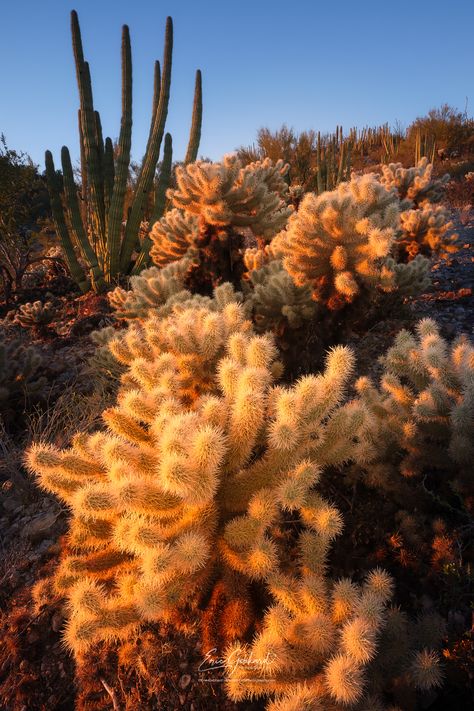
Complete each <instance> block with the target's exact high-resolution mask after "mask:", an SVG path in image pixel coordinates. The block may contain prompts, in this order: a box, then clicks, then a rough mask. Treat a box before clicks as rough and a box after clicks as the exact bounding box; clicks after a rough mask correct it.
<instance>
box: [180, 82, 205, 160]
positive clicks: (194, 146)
mask: <svg viewBox="0 0 474 711" xmlns="http://www.w3.org/2000/svg"><path fill="white" fill-rule="evenodd" d="M201 124H202V77H201V72H200V70H199V69H198V70H197V72H196V84H195V88H194V104H193V118H192V122H191V132H190V134H189V143H188V150H187V151H186V157H185V159H184V162H185V163H194V161H195V160H196V158H197V153H198V148H199V141H200V140H201Z"/></svg>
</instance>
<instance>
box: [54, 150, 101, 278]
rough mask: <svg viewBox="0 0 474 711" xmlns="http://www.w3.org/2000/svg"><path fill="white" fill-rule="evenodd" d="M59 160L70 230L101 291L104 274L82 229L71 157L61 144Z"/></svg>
mask: <svg viewBox="0 0 474 711" xmlns="http://www.w3.org/2000/svg"><path fill="white" fill-rule="evenodd" d="M61 162H62V168H63V178H64V195H65V198H66V200H65V203H66V208H67V211H68V217H69V223H70V225H71V232H72V234H73V235H74V239H75V241H76V244H77V245H78V247H79V249H80V250H81V252H82V255H83V257H84V258H85V259H86V260H87V261H88V263H89V265H90V268H91V273H92V281H93V284H94V287H95V289H96V290H97V291H102V289H103V288H104V286H105V282H104V274H103V272H102V269H101V268H100V266H99V264H98V262H97V257H96V254H95V252H94V250H93V248H92V245H91V243H90V242H89V239H88V237H87V235H86V232H85V230H84V224H83V222H82V217H81V213H80V209H79V202H78V199H77V190H76V185H75V183H74V175H73V172H72V165H71V157H70V155H69V150H68V149H67V148H66V146H63V147H62V150H61Z"/></svg>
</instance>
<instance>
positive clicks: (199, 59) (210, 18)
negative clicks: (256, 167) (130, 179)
mask: <svg viewBox="0 0 474 711" xmlns="http://www.w3.org/2000/svg"><path fill="white" fill-rule="evenodd" d="M73 8H74V9H76V10H77V11H78V14H79V21H80V24H81V29H82V38H83V43H84V53H85V57H86V59H87V60H88V61H89V63H90V67H91V73H92V82H93V91H94V100H95V107H96V109H98V110H99V111H100V113H101V117H102V125H103V129H104V135H110V136H111V137H112V138H116V137H117V136H118V132H119V127H120V37H121V25H122V24H124V23H126V24H128V25H129V27H130V34H131V42H132V58H133V134H132V154H133V157H134V158H135V159H138V158H140V157H141V156H142V154H143V150H144V147H145V143H146V138H147V134H148V127H149V119H150V109H151V99H152V88H153V63H154V60H155V59H160V61H161V58H162V49H163V35H164V24H165V19H166V16H167V15H171V17H172V18H173V22H174V55H173V76H172V85H171V100H170V111H169V117H168V123H167V130H169V131H170V132H171V133H172V135H173V144H174V156H175V158H176V159H180V158H182V157H183V156H184V152H185V148H186V143H187V138H188V134H189V126H190V118H191V108H192V94H193V87H194V75H195V70H196V69H197V68H200V69H201V70H202V72H203V96H204V117H203V132H202V140H201V146H200V154H201V155H203V156H206V157H209V158H211V159H213V160H218V159H219V158H220V157H221V156H222V155H223V154H224V153H226V152H229V151H232V150H234V149H235V148H237V147H238V146H240V145H248V144H249V143H252V142H253V141H254V140H255V137H256V133H257V130H258V128H260V127H261V126H268V127H269V128H271V129H272V130H274V129H277V128H279V127H280V126H281V125H282V124H283V123H286V124H287V125H288V126H291V127H293V128H294V129H295V130H296V131H301V130H304V129H308V128H314V129H316V130H321V131H329V130H333V129H334V128H335V126H336V124H342V125H343V126H344V128H345V129H348V128H350V126H354V125H357V126H359V127H361V126H364V125H367V124H368V125H377V124H382V123H385V122H389V123H390V124H392V125H393V124H394V122H395V121H396V120H397V119H398V120H399V121H400V122H401V123H402V125H405V126H406V125H408V124H409V123H410V122H411V121H412V120H413V119H414V118H415V117H416V116H419V115H423V114H425V113H426V112H427V111H428V110H429V109H430V108H432V107H434V106H440V105H441V104H442V103H449V104H451V105H453V106H455V107H457V108H459V109H461V110H464V107H465V102H466V97H468V113H469V114H470V115H473V114H474V52H473V37H474V30H473V27H474V2H473V1H472V0H449V2H448V1H447V0H444V1H440V0H431V1H428V0H411V1H410V2H408V1H407V0H397V2H389V1H387V0H379V2H375V1H373V0H360V1H359V2H354V1H353V0H352V1H350V2H349V1H348V0H333V1H332V2H330V3H326V4H324V3H322V2H318V0H312V1H311V0H292V2H289V1H288V0H286V2H281V1H280V0H240V1H238V2H236V1H234V0H200V1H199V2H198V1H197V0H196V1H194V0H193V1H191V0H174V1H162V2H159V1H157V0H154V1H153V2H151V1H146V0H127V1H125V0H94V2H92V1H91V0H68V1H66V0H3V2H2V13H1V14H2V17H1V24H0V66H1V67H2V71H1V73H0V132H3V133H5V135H6V138H7V143H8V145H9V147H11V148H15V149H18V150H19V149H21V150H25V151H27V152H28V153H29V154H30V155H31V157H32V158H33V160H34V161H35V162H37V163H39V164H40V166H41V167H43V165H44V151H45V149H47V148H49V149H50V150H51V151H52V152H53V155H54V157H55V159H56V161H58V159H59V154H60V149H61V146H62V145H63V144H65V145H68V146H69V148H70V150H71V153H72V156H73V159H74V158H77V156H78V153H79V150H78V136H77V108H78V101H79V100H78V93H77V86H76V81H75V71H74V63H73V57H72V47H71V37H70V27H69V23H70V20H69V13H70V10H71V9H73Z"/></svg>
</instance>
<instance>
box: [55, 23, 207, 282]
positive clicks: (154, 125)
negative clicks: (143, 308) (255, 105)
mask: <svg viewBox="0 0 474 711" xmlns="http://www.w3.org/2000/svg"><path fill="white" fill-rule="evenodd" d="M71 28H72V41H73V49H74V59H75V63H76V73H77V83H78V87H79V96H80V109H79V137H80V148H81V175H82V185H81V190H80V192H79V191H78V188H77V186H76V183H75V180H74V175H73V170H72V165H71V158H70V155H69V150H68V148H67V147H66V146H63V148H62V151H61V164H62V172H63V189H62V192H61V190H60V186H59V181H58V178H57V174H56V171H55V167H54V162H53V157H52V154H51V152H50V151H46V177H47V181H48V188H49V191H50V195H51V205H52V210H53V217H54V221H55V224H56V229H57V232H58V235H59V238H60V240H61V243H62V246H63V249H64V252H65V255H66V259H67V262H68V265H69V268H70V271H71V275H72V277H73V278H74V280H75V281H76V282H77V283H78V284H79V286H80V288H81V289H82V291H87V289H88V288H89V286H90V285H92V288H93V289H94V290H95V291H102V290H104V289H105V288H106V286H107V285H109V284H113V283H114V282H116V280H117V277H118V276H119V275H120V274H127V273H129V271H130V270H131V267H132V256H133V252H134V251H135V250H138V251H139V252H140V251H141V249H142V248H141V245H140V240H139V232H140V225H141V223H142V220H143V219H144V212H145V208H146V206H147V203H148V199H149V195H150V193H151V192H152V190H153V183H154V178H155V170H156V166H157V163H158V158H159V153H160V147H161V142H162V140H163V134H164V129H165V122H166V117H167V114H168V102H169V92H170V83H171V62H172V48H173V24H172V20H171V18H170V17H168V19H167V21H166V33H165V46H164V60H163V73H161V68H160V64H159V62H156V63H155V85H154V96H153V110H152V119H151V125H150V132H149V136H148V143H147V147H146V152H145V156H144V158H143V162H142V165H141V169H140V173H139V176H138V181H137V185H136V189H135V192H134V196H133V200H132V204H131V207H130V210H129V212H128V215H127V216H125V214H124V212H125V209H124V205H125V195H126V189H127V179H128V173H129V165H130V148H131V135H132V57H131V48H130V36H129V30H128V27H127V25H124V26H123V30H122V119H121V126H120V135H119V139H118V152H117V157H116V158H114V151H113V145H112V141H111V139H110V138H106V139H105V142H104V140H103V136H102V127H101V121H100V115H99V113H98V112H97V111H95V110H94V104H93V97H92V85H91V77H90V72H89V64H88V62H86V61H85V60H84V53H83V49H82V39H81V32H80V28H79V21H78V17H77V13H76V11H75V10H73V11H72V13H71ZM201 121H202V86H201V72H200V71H199V70H198V71H197V73H196V86H195V94H194V106H193V116H192V126H191V134H190V137H189V144H188V148H187V152H186V159H185V162H186V163H187V162H190V161H194V160H196V156H197V151H198V147H199V139H200V135H201ZM171 166H172V141H171V136H170V134H168V133H167V134H166V136H165V144H164V156H163V161H162V167H161V171H160V174H159V177H158V178H157V180H156V185H155V198H154V207H153V209H152V214H151V218H150V224H149V226H150V227H151V225H152V224H153V222H155V221H156V220H158V219H160V218H161V217H162V216H163V214H164V211H165V199H164V197H165V193H166V189H167V187H168V184H169V179H170V174H171ZM147 244H148V242H147V241H146V240H145V244H144V250H143V254H139V256H138V258H137V260H136V261H135V266H136V269H135V271H138V270H139V269H142V268H143V267H146V266H147V261H148V250H147V248H145V247H146V245H147ZM79 257H80V258H81V260H80V259H79ZM81 262H82V263H83V264H84V263H85V265H86V266H85V269H84V268H83V266H82V265H81Z"/></svg>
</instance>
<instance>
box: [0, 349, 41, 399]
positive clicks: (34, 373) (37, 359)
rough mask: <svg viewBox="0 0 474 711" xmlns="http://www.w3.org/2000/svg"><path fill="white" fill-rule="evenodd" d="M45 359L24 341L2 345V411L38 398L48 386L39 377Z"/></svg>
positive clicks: (0, 381)
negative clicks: (22, 401) (25, 400)
mask: <svg viewBox="0 0 474 711" xmlns="http://www.w3.org/2000/svg"><path fill="white" fill-rule="evenodd" d="M42 363H43V358H42V356H41V354H40V353H39V352H38V350H37V349H36V348H35V347H34V346H25V344H24V343H22V341H20V340H19V339H15V340H13V341H6V340H5V341H3V342H1V343H0V409H1V410H2V411H4V410H6V409H7V408H9V407H12V406H14V405H15V406H16V405H18V401H21V400H24V399H25V398H26V397H28V398H30V397H37V396H38V395H40V394H41V391H42V389H43V388H44V386H45V385H46V379H45V378H44V377H42V376H39V375H38V371H39V369H40V367H41V365H42Z"/></svg>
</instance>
